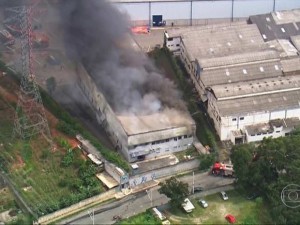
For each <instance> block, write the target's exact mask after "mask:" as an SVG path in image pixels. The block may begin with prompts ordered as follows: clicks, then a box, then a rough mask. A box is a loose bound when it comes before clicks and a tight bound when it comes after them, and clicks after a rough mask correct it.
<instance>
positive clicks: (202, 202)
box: [199, 199, 208, 208]
mask: <svg viewBox="0 0 300 225" xmlns="http://www.w3.org/2000/svg"><path fill="white" fill-rule="evenodd" d="M199 204H200V205H201V206H202V207H203V208H207V207H208V204H207V202H206V201H205V200H203V199H200V200H199Z"/></svg>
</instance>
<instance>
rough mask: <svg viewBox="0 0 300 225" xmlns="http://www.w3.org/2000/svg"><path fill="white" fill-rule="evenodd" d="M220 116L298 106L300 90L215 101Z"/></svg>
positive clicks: (299, 103) (299, 104) (299, 105)
mask: <svg viewBox="0 0 300 225" xmlns="http://www.w3.org/2000/svg"><path fill="white" fill-rule="evenodd" d="M216 104H217V108H218V109H219V112H220V115H221V116H237V115H246V114H251V113H257V112H270V111H277V110H285V109H293V108H299V107H300V90H296V91H288V92H279V93H274V94H269V95H267V96H266V95H260V96H251V97H246V98H240V99H239V100H238V101H237V100H236V99H230V100H224V101H217V102H216Z"/></svg>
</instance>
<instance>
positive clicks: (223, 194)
mask: <svg viewBox="0 0 300 225" xmlns="http://www.w3.org/2000/svg"><path fill="white" fill-rule="evenodd" d="M220 194H221V197H222V199H223V200H224V201H226V200H228V196H227V194H226V192H225V191H221V192H220Z"/></svg>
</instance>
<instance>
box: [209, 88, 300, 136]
mask: <svg viewBox="0 0 300 225" xmlns="http://www.w3.org/2000/svg"><path fill="white" fill-rule="evenodd" d="M207 97H208V107H207V112H208V114H209V116H210V117H211V118H212V119H213V121H214V126H215V129H216V131H217V133H218V135H219V137H220V139H221V141H224V140H232V131H235V130H242V131H245V126H249V125H254V124H259V123H267V122H269V121H270V120H274V119H286V118H293V117H298V118H300V107H299V108H296V109H286V110H278V111H272V112H270V111H266V112H255V113H251V114H244V115H234V114H233V115H231V116H221V115H220V113H219V110H218V108H217V105H216V102H217V100H216V98H215V97H214V95H213V94H212V93H211V92H208V93H207ZM286 132H290V130H287V131H283V132H281V131H280V134H277V133H276V132H275V133H274V135H273V137H277V136H278V137H279V136H282V135H284V134H285V133H286ZM262 136H263V135H260V136H259V137H252V136H250V137H249V139H250V140H251V141H252V140H258V139H260V138H261V137H262ZM266 136H268V135H266ZM271 136H272V135H271ZM261 139H262V138H261Z"/></svg>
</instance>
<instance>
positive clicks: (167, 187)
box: [158, 177, 189, 207]
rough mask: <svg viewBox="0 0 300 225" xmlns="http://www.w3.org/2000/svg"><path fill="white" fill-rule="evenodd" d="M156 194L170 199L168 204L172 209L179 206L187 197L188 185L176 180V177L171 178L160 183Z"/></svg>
mask: <svg viewBox="0 0 300 225" xmlns="http://www.w3.org/2000/svg"><path fill="white" fill-rule="evenodd" d="M158 192H159V193H160V194H164V195H166V196H167V197H168V198H170V199H171V201H170V203H171V205H172V206H174V207H178V206H180V205H181V204H182V203H183V201H184V199H185V198H186V197H187V196H188V195H189V189H188V184H187V183H184V182H181V181H179V180H177V179H176V177H171V178H169V179H167V180H166V181H165V182H163V183H161V184H160V188H159V189H158Z"/></svg>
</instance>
